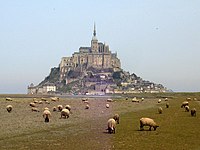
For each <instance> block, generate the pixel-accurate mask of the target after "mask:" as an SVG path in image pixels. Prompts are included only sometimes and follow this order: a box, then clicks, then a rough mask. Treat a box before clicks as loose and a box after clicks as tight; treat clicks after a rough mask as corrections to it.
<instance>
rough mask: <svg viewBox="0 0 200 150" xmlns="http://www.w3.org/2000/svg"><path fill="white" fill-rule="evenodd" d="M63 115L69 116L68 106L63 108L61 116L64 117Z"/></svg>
mask: <svg viewBox="0 0 200 150" xmlns="http://www.w3.org/2000/svg"><path fill="white" fill-rule="evenodd" d="M62 117H64V118H65V119H66V118H69V110H68V109H66V108H64V109H62V111H61V116H60V118H62Z"/></svg>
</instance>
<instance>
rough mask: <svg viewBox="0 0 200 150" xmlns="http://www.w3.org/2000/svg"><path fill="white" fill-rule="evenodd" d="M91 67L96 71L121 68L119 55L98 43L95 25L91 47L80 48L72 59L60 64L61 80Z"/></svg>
mask: <svg viewBox="0 0 200 150" xmlns="http://www.w3.org/2000/svg"><path fill="white" fill-rule="evenodd" d="M90 67H92V68H96V69H109V68H112V69H114V70H119V69H120V68H121V63H120V60H119V59H118V58H117V53H112V52H111V51H110V49H109V46H108V45H106V44H104V43H101V42H99V41H98V39H97V37H96V28H95V25H94V32H93V37H92V40H91V45H90V46H89V47H80V48H79V52H75V53H73V54H72V57H63V58H62V59H61V63H60V80H63V79H65V78H66V76H67V73H68V72H69V71H70V70H81V72H82V71H84V70H86V69H89V68H90Z"/></svg>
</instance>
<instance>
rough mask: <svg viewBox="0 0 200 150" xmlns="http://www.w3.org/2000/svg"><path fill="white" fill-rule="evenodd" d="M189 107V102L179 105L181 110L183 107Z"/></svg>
mask: <svg viewBox="0 0 200 150" xmlns="http://www.w3.org/2000/svg"><path fill="white" fill-rule="evenodd" d="M188 105H189V102H188V101H184V102H183V103H182V105H181V108H183V107H185V106H188Z"/></svg>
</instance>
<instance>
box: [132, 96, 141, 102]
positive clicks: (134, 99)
mask: <svg viewBox="0 0 200 150" xmlns="http://www.w3.org/2000/svg"><path fill="white" fill-rule="evenodd" d="M132 102H136V103H139V102H140V101H139V100H138V99H137V98H136V97H134V98H133V99H132Z"/></svg>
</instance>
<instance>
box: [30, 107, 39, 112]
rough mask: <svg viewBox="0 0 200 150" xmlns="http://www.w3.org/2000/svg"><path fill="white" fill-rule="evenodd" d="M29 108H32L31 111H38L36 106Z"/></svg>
mask: <svg viewBox="0 0 200 150" xmlns="http://www.w3.org/2000/svg"><path fill="white" fill-rule="evenodd" d="M31 110H32V111H35V112H40V111H39V109H38V108H36V107H32V108H31Z"/></svg>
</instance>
